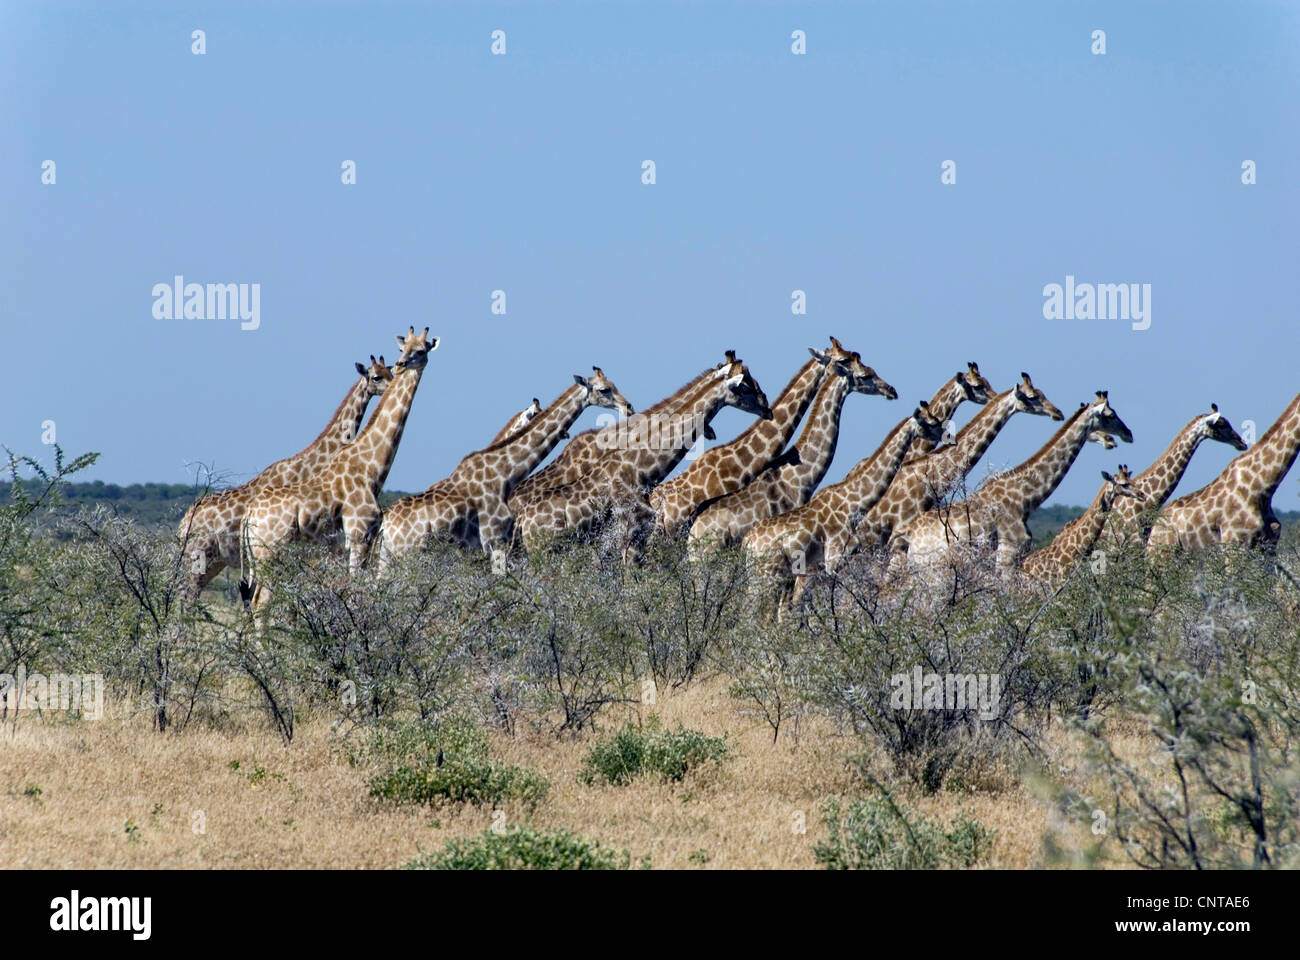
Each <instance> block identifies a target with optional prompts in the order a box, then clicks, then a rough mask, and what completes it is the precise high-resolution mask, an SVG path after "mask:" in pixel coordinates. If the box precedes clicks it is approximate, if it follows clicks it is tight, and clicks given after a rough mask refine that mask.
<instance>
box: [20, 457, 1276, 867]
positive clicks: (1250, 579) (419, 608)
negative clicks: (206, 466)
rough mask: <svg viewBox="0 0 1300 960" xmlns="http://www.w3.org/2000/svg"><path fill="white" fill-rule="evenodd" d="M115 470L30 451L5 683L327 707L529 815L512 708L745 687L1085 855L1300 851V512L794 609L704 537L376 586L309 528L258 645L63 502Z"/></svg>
mask: <svg viewBox="0 0 1300 960" xmlns="http://www.w3.org/2000/svg"><path fill="white" fill-rule="evenodd" d="M92 461H93V455H92V456H88V457H83V458H78V459H76V460H72V461H65V459H64V457H63V454H62V452H61V451H57V450H56V452H55V463H54V466H53V468H52V469H47V468H43V467H41V466H40V465H39V464H37V463H35V462H34V461H30V460H25V459H23V458H20V457H14V456H11V457H10V460H9V464H8V472H9V473H10V479H11V480H13V481H15V482H14V486H13V489H12V490H11V493H10V495H9V497H8V498H7V499H5V500H4V501H3V502H2V503H0V673H9V674H13V673H16V672H17V670H18V668H19V667H25V668H26V669H27V670H28V671H43V672H45V673H47V674H49V673H55V672H68V673H92V674H102V675H103V676H104V678H105V681H106V684H107V687H108V692H109V695H110V696H112V697H114V698H115V699H117V700H119V701H120V702H122V703H125V704H127V706H128V707H129V708H132V709H136V710H139V711H142V712H145V713H147V714H148V716H149V717H150V719H151V721H152V722H153V724H154V726H155V728H156V729H157V730H159V731H160V732H161V731H171V730H176V729H180V728H184V727H185V726H186V725H188V724H191V723H203V724H208V725H211V726H215V727H223V726H227V725H232V724H248V723H268V724H270V725H271V726H272V727H273V728H275V729H277V730H279V731H280V733H281V734H282V735H283V736H284V737H285V738H286V739H288V738H292V737H293V735H294V731H295V729H296V727H297V724H298V723H299V721H300V718H302V717H303V716H315V717H323V718H327V719H328V720H330V721H332V722H333V723H334V724H335V725H336V729H337V732H338V735H339V738H340V742H341V743H343V744H344V748H345V749H346V750H348V751H349V752H350V756H353V757H354V759H355V760H356V762H358V763H363V764H365V765H367V767H368V768H371V767H373V769H369V772H370V773H372V774H373V777H372V779H374V780H375V784H376V785H377V794H378V795H381V796H384V795H386V796H391V797H393V798H394V799H402V800H419V801H421V802H423V801H426V800H427V801H431V802H440V801H442V800H447V799H456V800H468V801H470V802H476V801H477V802H498V801H499V800H500V799H510V798H512V797H513V798H514V799H516V800H517V801H520V802H523V803H525V804H529V803H536V802H540V799H541V798H542V797H544V796H545V790H544V787H543V786H542V783H543V781H540V780H539V779H535V778H534V775H532V774H530V773H528V772H519V771H511V770H510V768H503V767H501V766H500V765H498V764H494V763H493V761H492V759H491V757H490V756H489V755H488V753H487V749H486V743H487V739H486V733H485V731H486V730H488V729H489V728H496V729H498V730H500V731H503V732H504V733H505V734H507V735H514V734H516V733H519V732H520V729H521V727H522V728H523V732H525V733H528V734H530V735H538V734H550V735H555V736H565V737H568V736H586V735H589V733H590V731H591V730H593V729H595V730H597V731H599V729H600V727H601V725H602V724H603V723H605V722H606V720H607V719H609V718H610V717H611V716H613V717H614V718H615V722H617V723H618V724H620V725H621V724H623V723H625V722H626V721H627V717H628V713H629V712H635V713H637V714H638V715H639V714H640V712H641V711H642V710H643V709H645V708H646V707H650V706H652V704H650V703H649V697H648V696H647V690H649V691H653V690H655V689H656V688H657V687H659V686H666V687H671V686H683V685H687V684H691V683H694V682H697V681H699V680H701V679H704V678H722V679H723V680H724V681H725V683H726V684H727V689H728V690H729V691H730V693H731V695H732V696H733V697H734V698H735V702H736V706H737V708H738V709H740V710H742V711H747V712H749V713H750V714H751V715H754V716H756V717H758V718H760V719H761V722H763V723H766V724H767V726H768V728H769V729H770V730H771V732H772V736H773V739H774V740H776V739H779V738H780V736H781V735H782V734H785V735H787V736H790V737H792V738H793V739H794V740H795V741H796V742H798V740H799V738H800V737H801V736H802V733H801V731H802V730H803V729H805V728H806V721H807V722H811V721H812V720H817V721H819V722H818V723H817V729H818V730H819V731H825V730H829V731H830V732H831V733H832V735H833V736H837V737H842V738H843V742H842V747H843V754H844V755H845V757H846V758H852V759H853V762H854V763H856V765H857V767H858V769H859V771H861V772H862V773H863V774H865V775H867V776H868V777H873V778H883V779H885V780H888V781H890V782H891V783H892V782H897V783H901V784H904V785H907V786H909V787H914V788H916V789H918V790H920V791H923V792H933V791H936V790H940V789H943V788H944V787H945V786H951V785H952V784H953V783H961V784H964V785H966V786H971V785H974V786H975V787H977V788H978V787H981V786H984V787H988V788H992V789H997V788H998V787H999V786H1000V785H1006V784H1007V783H1008V782H1010V781H1011V780H1013V779H1014V780H1016V781H1019V780H1021V779H1023V778H1030V779H1033V780H1034V781H1035V782H1039V783H1042V784H1043V790H1044V793H1045V796H1046V797H1047V798H1048V800H1049V801H1050V804H1051V806H1052V809H1053V810H1054V811H1056V812H1057V813H1058V814H1059V815H1060V816H1061V817H1063V818H1064V820H1065V822H1066V823H1071V822H1073V823H1076V824H1078V825H1080V826H1082V827H1084V830H1083V832H1082V836H1083V837H1085V838H1090V839H1088V840H1087V842H1086V843H1083V842H1080V841H1079V840H1078V839H1077V837H1076V835H1075V834H1069V835H1068V836H1066V835H1062V836H1055V835H1053V836H1051V837H1049V838H1048V841H1049V843H1050V844H1053V845H1054V850H1055V851H1056V855H1058V856H1060V857H1061V858H1062V859H1063V860H1067V861H1070V862H1097V861H1098V860H1106V859H1109V858H1114V859H1119V860H1124V861H1131V862H1134V863H1137V864H1140V865H1142V866H1147V867H1166V866H1171V867H1184V866H1237V865H1242V866H1257V867H1276V866H1284V865H1296V864H1297V855H1296V849H1297V842H1298V840H1297V837H1296V832H1297V826H1296V824H1297V823H1298V822H1300V816H1298V814H1300V795H1298V791H1300V765H1298V763H1297V757H1296V744H1297V743H1298V742H1300V701H1298V699H1297V697H1298V695H1297V693H1296V691H1297V689H1300V685H1298V683H1297V681H1298V680H1300V677H1297V676H1296V671H1297V669H1300V586H1298V585H1297V579H1296V578H1297V573H1300V536H1298V535H1297V532H1296V530H1295V528H1293V527H1289V528H1287V529H1286V530H1284V533H1283V537H1282V540H1281V542H1280V543H1279V545H1278V547H1277V550H1276V552H1275V553H1273V554H1271V555H1270V554H1265V553H1263V552H1245V551H1237V550H1205V551H1198V552H1195V553H1182V552H1176V553H1174V554H1171V555H1168V556H1162V557H1153V558H1148V557H1146V556H1145V554H1144V551H1143V550H1142V549H1141V548H1140V545H1130V546H1123V545H1121V546H1119V547H1115V546H1113V545H1108V546H1106V547H1105V548H1104V562H1103V563H1100V564H1097V563H1085V564H1083V565H1081V566H1080V567H1079V568H1078V569H1077V570H1076V571H1075V572H1074V574H1073V575H1072V576H1071V577H1070V578H1069V579H1068V580H1067V581H1066V582H1065V583H1064V585H1062V586H1061V587H1060V588H1059V589H1053V590H1050V591H1045V590H1043V589H1041V588H1039V587H1037V586H1036V585H1032V584H1025V583H1021V582H1019V580H1018V579H1017V578H1015V577H1012V578H1011V579H1010V580H1009V581H1004V579H1003V577H1002V576H1001V575H1000V574H999V572H998V571H997V570H996V569H995V567H994V566H993V564H992V562H991V559H990V558H989V557H988V556H987V555H984V554H982V553H980V552H978V551H958V552H956V553H955V554H954V556H953V558H952V560H951V562H949V563H948V564H946V565H945V566H943V567H942V568H940V569H939V570H938V571H936V572H935V574H934V576H932V577H930V578H928V579H925V580H916V579H913V580H911V581H904V580H900V579H897V578H895V577H893V576H892V575H891V574H890V573H889V572H888V570H887V564H886V559H887V558H885V557H884V556H882V555H880V554H872V553H866V554H863V555H860V556H856V557H853V558H851V560H850V562H848V563H847V564H845V565H844V566H843V567H842V568H840V569H838V570H836V571H834V572H833V574H829V575H827V574H822V575H819V576H817V577H815V578H814V579H813V581H812V582H811V586H810V588H809V590H808V591H807V593H806V595H805V597H804V601H805V602H804V604H803V605H802V607H800V608H799V609H797V610H791V611H789V613H788V615H786V616H784V617H782V618H780V619H774V618H772V617H771V616H770V606H771V604H770V602H769V597H768V595H767V594H765V593H764V586H763V584H762V583H761V582H760V581H759V579H758V578H757V576H756V575H755V573H754V571H753V570H751V569H750V568H749V567H748V565H747V563H746V560H745V558H744V557H743V556H742V555H741V554H740V553H738V552H737V551H734V550H732V551H719V552H718V553H716V554H713V555H710V556H708V557H707V558H704V559H702V560H700V561H699V562H691V561H689V560H688V559H687V558H686V556H685V552H684V549H683V545H682V543H681V542H680V541H678V540H652V541H651V542H650V543H649V544H648V546H647V548H646V552H645V558H644V561H643V562H642V563H640V564H635V565H623V564H621V563H618V562H613V561H612V559H611V557H610V556H609V555H607V554H602V553H601V550H600V547H599V544H584V543H572V544H558V545H556V546H555V547H554V548H553V549H549V550H544V551H539V552H538V553H536V554H534V555H530V556H522V555H517V556H512V557H511V558H510V559H509V562H508V565H507V567H506V569H505V570H495V571H494V570H493V569H492V566H491V564H490V563H489V562H488V561H487V559H486V558H485V557H483V556H482V555H480V554H478V553H473V552H468V551H464V550H462V549H460V548H458V547H456V546H454V545H451V544H447V543H435V544H433V545H432V547H431V548H430V549H429V550H428V551H426V552H423V553H420V554H417V555H414V556H411V557H409V558H406V559H403V560H402V561H400V562H398V563H396V564H395V565H394V566H393V567H392V568H391V569H388V570H385V571H383V572H382V573H381V572H380V571H378V570H376V569H367V570H365V571H363V573H362V574H361V575H360V576H359V577H356V578H353V577H350V576H349V575H348V572H347V568H346V562H345V560H344V559H343V558H342V557H340V556H339V555H338V554H336V553H333V552H331V551H328V550H325V549H322V548H320V547H316V546H299V547H295V548H293V549H290V550H287V551H285V552H284V554H283V555H282V556H280V557H278V558H277V559H276V560H275V561H274V562H271V563H268V564H266V565H265V567H264V568H262V569H259V570H258V576H259V577H261V578H264V582H265V583H266V584H267V585H268V586H270V587H271V588H272V600H271V603H270V605H269V608H268V616H267V622H268V627H267V629H266V631H265V632H263V633H259V632H257V631H256V630H254V629H253V627H252V623H251V620H250V618H249V617H248V615H247V613H246V612H245V611H244V610H243V609H242V608H240V607H239V606H237V605H234V604H230V603H227V602H226V601H225V600H224V598H222V597H221V596H220V592H219V591H216V590H212V589H210V590H209V591H207V592H206V593H205V595H204V596H203V597H200V598H199V599H198V600H196V601H190V600H189V599H187V597H186V596H185V581H186V579H187V578H186V573H187V571H186V570H185V569H184V565H183V563H182V560H181V557H182V556H183V555H184V554H183V551H182V549H181V544H179V543H178V542H177V541H176V538H175V536H174V534H173V533H172V532H171V531H169V530H158V529H154V528H150V527H143V526H141V525H139V524H137V523H136V522H134V521H133V520H131V519H130V518H127V517H123V516H120V515H117V514H115V513H114V512H112V511H111V510H109V509H106V508H93V509H81V510H78V511H76V512H69V511H66V510H65V511H63V512H59V513H52V512H51V510H52V507H53V506H54V505H55V504H56V503H57V500H58V493H59V488H60V485H61V484H62V483H63V482H64V481H65V480H66V478H67V477H69V476H71V475H72V474H74V473H75V472H76V471H77V470H79V469H81V468H82V467H84V466H86V465H88V464H89V463H90V462H92ZM918 669H919V670H920V671H921V673H922V675H923V676H928V675H934V676H936V677H954V676H955V677H967V676H980V675H983V676H985V677H989V678H992V677H996V678H997V680H998V690H997V692H998V696H997V697H996V700H995V702H992V703H985V704H981V703H978V702H976V703H971V702H969V701H967V702H964V703H948V702H940V703H937V704H936V703H926V702H924V701H923V702H921V703H919V704H918V703H909V704H906V705H902V704H900V702H899V701H898V700H897V694H898V692H899V690H898V685H897V684H896V683H895V682H894V681H895V678H899V677H903V678H906V677H908V676H911V675H914V672H915V671H916V670H918ZM643 699H644V700H645V701H646V702H644V703H643ZM618 708H626V709H618ZM23 722H27V721H26V720H25V719H24V720H23ZM33 722H39V720H35V721H33ZM1063 736H1065V737H1067V738H1068V740H1069V744H1070V750H1071V751H1073V752H1072V753H1070V754H1069V758H1070V762H1069V763H1062V762H1061V759H1062V750H1063V749H1064V748H1063V746H1062V743H1061V738H1062V737H1063ZM403 751H404V752H403ZM724 755H725V753H724V751H723V749H722V748H721V747H719V746H718V745H717V744H715V743H714V742H713V740H712V739H711V738H704V737H702V735H698V734H694V733H692V732H691V731H677V732H676V733H668V732H665V731H655V730H654V729H653V728H652V727H648V726H647V727H640V728H638V727H623V728H622V729H621V731H620V732H618V733H616V735H614V736H613V737H612V738H610V739H607V740H604V741H599V742H597V743H596V746H595V747H594V749H593V750H592V753H591V755H590V757H589V762H588V765H587V767H586V768H585V772H584V773H583V776H590V777H591V778H592V779H593V781H595V782H611V783H617V782H626V780H627V779H628V778H630V777H632V776H635V775H636V771H647V772H650V773H652V774H653V775H656V776H667V777H669V779H672V778H673V777H674V776H682V775H686V771H688V770H691V769H695V768H696V767H698V766H699V765H700V764H701V763H703V764H704V765H705V766H711V765H716V764H718V763H720V762H722V758H723V756H724ZM440 756H441V761H439V757H440ZM385 777H387V779H384V778H385ZM1099 815H1100V816H1099ZM873 816H874V814H873ZM859 819H862V818H859ZM855 822H856V821H855ZM863 822H866V821H863ZM873 822H874V821H873ZM847 823H848V821H845V824H847ZM873 829H875V828H873ZM882 829H883V828H882ZM1095 830H1099V832H1094V831H1095ZM841 832H843V831H841ZM1071 837H1076V838H1075V839H1071ZM493 842H495V841H493ZM844 856H848V854H845V855H844Z"/></svg>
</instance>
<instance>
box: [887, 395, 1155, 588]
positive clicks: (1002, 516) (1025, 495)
mask: <svg viewBox="0 0 1300 960" xmlns="http://www.w3.org/2000/svg"><path fill="white" fill-rule="evenodd" d="M1096 430H1101V431H1103V432H1105V433H1109V434H1113V435H1114V436H1116V437H1118V438H1119V439H1120V440H1122V441H1123V442H1125V443H1132V442H1133V434H1132V432H1131V431H1130V430H1129V428H1128V427H1127V426H1126V425H1125V423H1124V421H1123V420H1121V419H1120V418H1119V415H1118V414H1117V413H1115V411H1114V409H1112V407H1111V405H1110V400H1109V399H1108V396H1107V393H1106V391H1104V390H1101V391H1098V392H1097V399H1096V400H1095V401H1093V402H1092V403H1090V404H1086V405H1084V406H1081V407H1080V408H1079V409H1078V410H1076V411H1075V412H1074V414H1073V415H1071V416H1070V418H1069V419H1068V420H1066V421H1065V423H1064V424H1063V425H1062V426H1061V428H1060V429H1059V430H1057V431H1056V434H1055V435H1054V436H1053V437H1052V439H1051V440H1049V441H1048V442H1047V443H1046V444H1045V445H1044V446H1043V448H1042V449H1041V450H1039V451H1038V452H1037V453H1035V454H1034V455H1033V456H1032V457H1030V458H1029V459H1028V460H1026V461H1025V462H1024V463H1022V464H1020V466H1018V467H1014V468H1013V469H1011V470H1008V471H1007V472H1005V473H1001V474H998V475H996V476H994V477H992V478H990V479H989V480H986V481H985V482H984V484H983V485H982V486H981V487H980V488H979V489H978V490H976V491H975V492H974V493H972V494H971V495H970V496H968V497H967V498H966V499H965V500H963V501H961V502H958V503H954V504H952V505H950V506H945V507H942V508H934V509H930V510H927V511H926V512H925V513H922V514H920V515H918V516H914V517H912V518H910V519H908V520H905V521H903V523H901V524H899V525H898V526H897V527H895V528H894V533H893V536H892V537H891V538H890V541H889V548H890V552H891V554H892V556H891V564H890V565H891V568H894V569H897V568H898V567H901V566H902V564H903V562H904V561H903V557H904V556H906V559H907V561H910V562H911V563H914V564H921V565H930V564H933V563H935V562H937V561H940V560H942V559H944V558H945V557H946V556H947V555H948V552H949V550H950V549H951V548H952V546H953V545H954V544H955V543H958V542H964V543H968V544H977V543H988V544H991V545H994V546H996V550H997V561H998V567H999V569H1000V570H1001V571H1002V572H1003V573H1004V574H1005V573H1006V572H1007V571H1009V570H1010V569H1011V568H1012V567H1013V566H1014V565H1015V564H1016V562H1017V561H1018V560H1019V559H1020V558H1021V557H1022V555H1023V553H1024V551H1025V548H1026V547H1027V546H1028V544H1029V542H1030V539H1031V538H1030V533H1029V527H1028V525H1027V524H1028V520H1029V516H1030V514H1032V513H1033V512H1034V511H1035V510H1037V509H1038V507H1039V506H1040V505H1041V504H1042V502H1043V501H1044V500H1046V499H1047V498H1048V497H1049V496H1051V495H1052V491H1053V490H1055V489H1056V488H1057V486H1058V485H1059V484H1060V482H1061V480H1062V479H1064V477H1065V474H1066V471H1068V470H1069V469H1070V467H1071V465H1073V463H1074V461H1075V458H1076V457H1078V455H1079V451H1080V450H1082V449H1083V445H1084V444H1085V443H1087V442H1088V437H1089V436H1090V435H1091V434H1092V433H1093V432H1094V431H1096Z"/></svg>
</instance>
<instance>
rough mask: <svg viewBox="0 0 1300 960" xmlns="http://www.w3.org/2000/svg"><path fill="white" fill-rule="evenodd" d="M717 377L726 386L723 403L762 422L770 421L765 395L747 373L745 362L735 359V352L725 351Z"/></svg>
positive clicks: (770, 415) (770, 413)
mask: <svg viewBox="0 0 1300 960" xmlns="http://www.w3.org/2000/svg"><path fill="white" fill-rule="evenodd" d="M717 375H718V377H720V378H721V379H722V380H723V381H724V382H725V384H726V391H725V392H724V393H723V398H722V402H723V403H725V404H726V405H727V406H729V407H735V408H736V409H737V410H743V411H745V412H746V413H752V414H754V415H755V416H758V417H761V418H762V419H764V420H771V419H772V408H771V407H770V406H768V403H767V394H765V393H763V388H762V387H760V386H759V385H758V381H757V380H755V379H754V377H753V375H752V374H751V373H750V372H749V368H748V367H746V366H745V362H744V361H743V360H737V359H736V351H734V350H728V351H727V359H726V360H725V361H724V362H723V364H722V366H720V367H718V373H717Z"/></svg>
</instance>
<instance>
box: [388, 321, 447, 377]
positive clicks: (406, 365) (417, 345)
mask: <svg viewBox="0 0 1300 960" xmlns="http://www.w3.org/2000/svg"><path fill="white" fill-rule="evenodd" d="M397 343H398V346H400V347H401V348H402V355H401V356H400V357H398V358H397V362H396V363H395V364H393V370H394V372H396V371H398V370H406V369H412V370H418V369H419V368H421V367H423V366H424V365H425V364H426V363H427V362H428V360H429V354H431V353H432V352H433V351H435V350H437V349H438V338H437V337H431V336H429V328H428V327H425V328H424V332H423V333H416V332H415V327H411V329H410V332H408V333H407V334H406V336H402V335H401V334H400V333H399V334H397Z"/></svg>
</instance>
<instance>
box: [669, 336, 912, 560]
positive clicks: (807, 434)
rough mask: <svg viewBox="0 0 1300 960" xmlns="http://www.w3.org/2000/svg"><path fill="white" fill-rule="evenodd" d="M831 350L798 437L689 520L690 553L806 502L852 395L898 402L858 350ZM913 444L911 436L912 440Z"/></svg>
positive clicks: (724, 542) (732, 539) (736, 539)
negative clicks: (836, 353) (836, 354)
mask: <svg viewBox="0 0 1300 960" xmlns="http://www.w3.org/2000/svg"><path fill="white" fill-rule="evenodd" d="M835 349H837V350H840V351H841V352H842V353H843V356H839V357H837V358H836V359H835V361H834V363H833V365H832V368H831V373H832V376H829V377H827V378H826V379H825V380H824V381H823V382H822V385H821V387H820V389H818V391H817V397H816V399H815V400H814V401H813V405H812V409H811V410H810V411H809V413H808V418H807V419H806V420H805V421H804V426H803V429H802V430H801V431H800V433H799V439H798V441H797V442H796V443H795V444H794V446H793V447H791V448H790V450H789V451H787V452H786V454H784V455H783V456H784V460H782V462H780V463H775V462H774V463H772V464H770V465H769V466H768V468H767V469H765V470H763V471H762V472H761V473H760V474H759V475H758V476H757V477H755V478H754V479H753V481H752V482H751V483H749V485H748V486H746V487H744V488H743V489H741V490H737V491H736V492H735V493H732V494H730V495H728V496H726V497H723V498H721V499H720V500H717V501H715V502H714V503H711V504H709V505H708V506H707V507H706V508H705V509H704V510H703V511H702V512H701V513H700V515H699V516H698V517H697V518H696V520H695V522H694V523H693V524H691V528H690V531H689V534H688V537H689V540H688V543H689V548H690V556H691V558H692V559H695V560H698V559H700V558H701V557H702V556H703V555H704V553H705V552H706V550H707V549H709V548H717V547H731V546H735V545H736V544H738V543H740V541H741V538H742V537H744V535H745V534H746V533H747V532H748V531H749V529H750V528H751V527H752V526H753V525H754V524H756V523H758V522H759V521H760V520H763V519H766V518H767V517H774V516H777V515H778V514H782V513H787V512H788V511H790V510H793V509H795V508H796V507H799V506H802V505H803V504H805V503H807V502H808V498H809V497H811V496H812V495H813V491H814V490H816V489H817V487H818V485H819V484H820V483H821V482H822V480H823V479H824V478H825V476H826V471H827V470H829V469H830V465H831V460H832V458H833V457H834V456H835V448H836V446H837V444H838V443H839V434H840V415H841V413H842V411H843V407H844V401H845V400H846V399H847V398H848V395H849V394H850V393H862V394H866V395H867V396H881V397H885V398H886V399H888V400H896V399H897V398H898V391H897V390H895V389H894V388H893V387H892V386H890V385H889V384H888V383H886V382H885V381H884V380H882V379H881V378H880V376H879V375H878V374H877V373H876V371H875V370H873V369H872V368H871V367H868V366H867V365H866V364H864V363H863V362H862V358H861V357H860V356H859V355H858V354H856V353H846V352H843V350H842V348H840V347H839V344H838V343H836V344H835ZM913 442H915V440H914V441H913Z"/></svg>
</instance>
